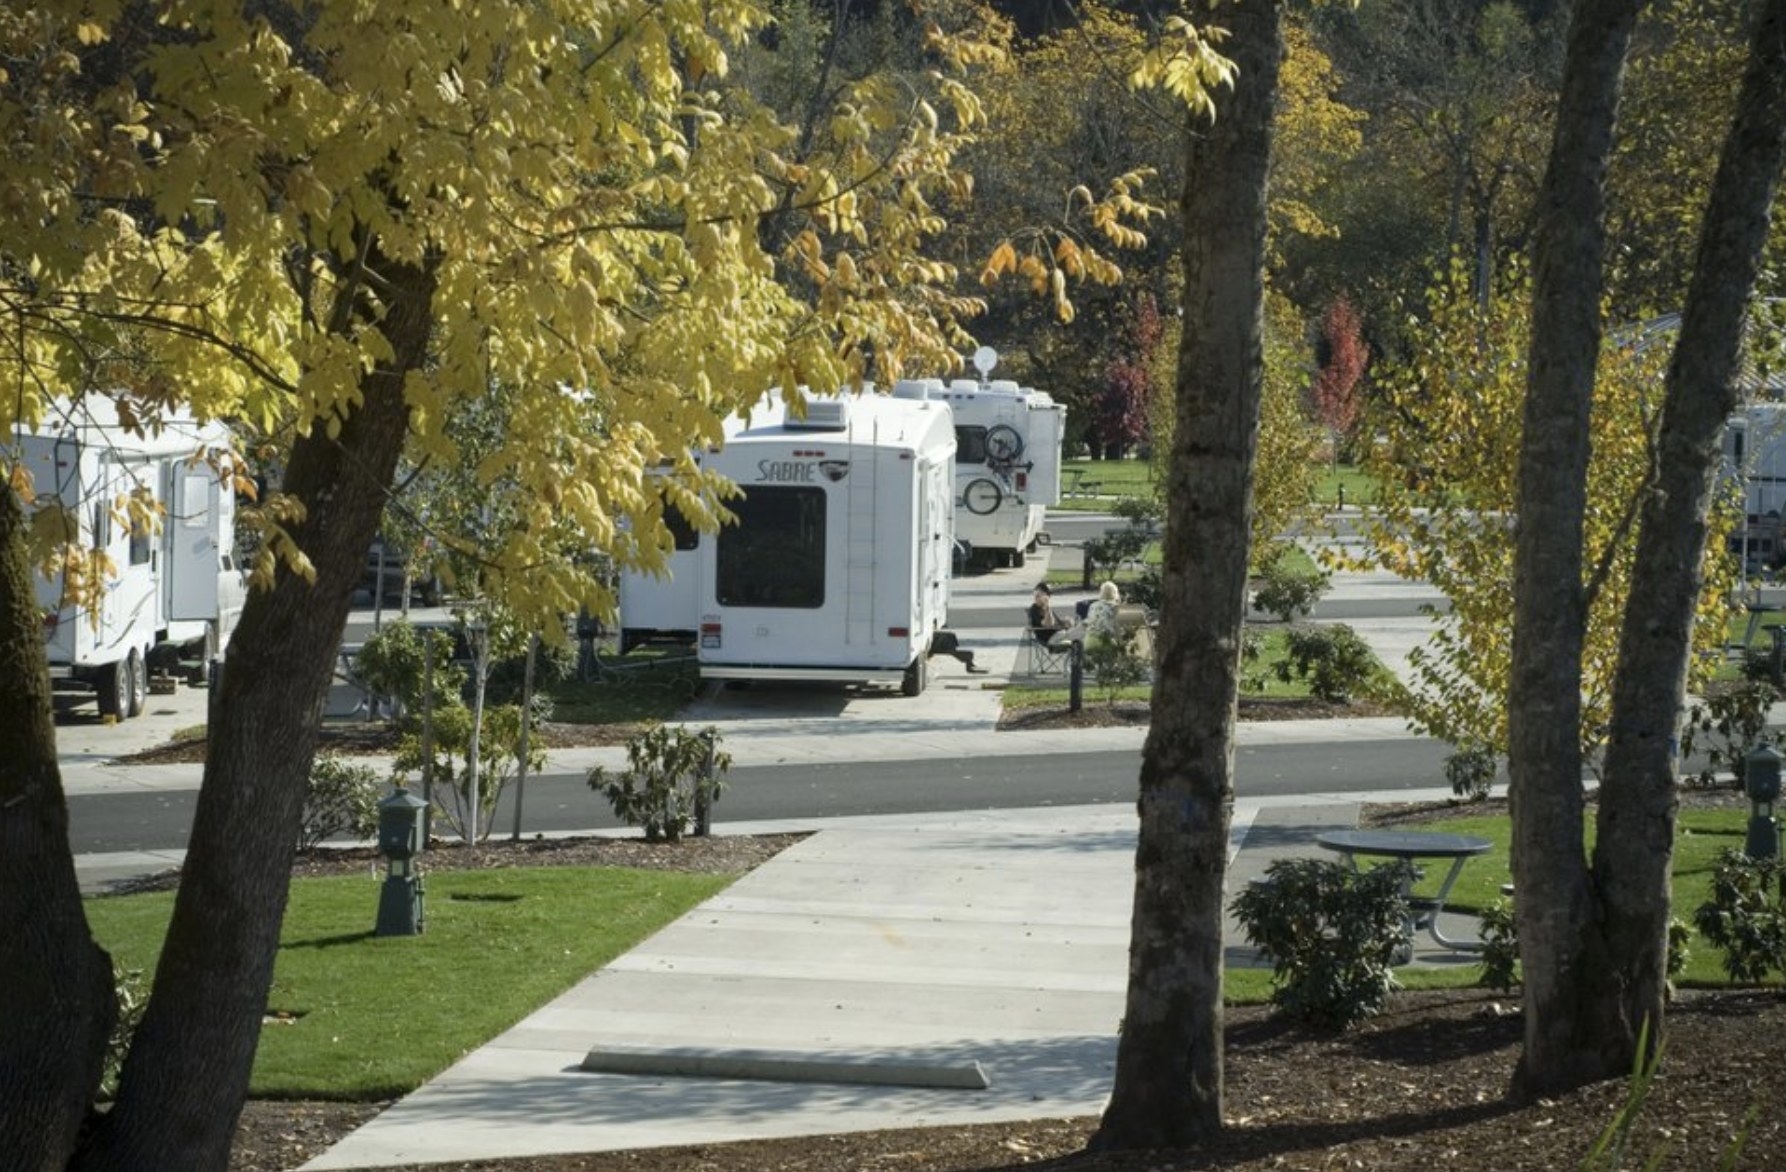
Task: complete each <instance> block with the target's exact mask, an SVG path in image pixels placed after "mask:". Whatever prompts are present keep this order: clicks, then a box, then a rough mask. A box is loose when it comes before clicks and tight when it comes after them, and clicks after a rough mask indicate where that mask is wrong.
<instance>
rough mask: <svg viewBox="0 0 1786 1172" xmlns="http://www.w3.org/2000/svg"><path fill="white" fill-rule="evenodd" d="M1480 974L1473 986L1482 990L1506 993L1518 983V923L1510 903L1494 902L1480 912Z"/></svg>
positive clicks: (1500, 900) (1501, 900)
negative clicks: (1480, 987) (1477, 986)
mask: <svg viewBox="0 0 1786 1172" xmlns="http://www.w3.org/2000/svg"><path fill="white" fill-rule="evenodd" d="M1478 936H1479V937H1480V938H1481V940H1482V975H1481V976H1480V977H1479V978H1477V980H1476V983H1477V984H1478V985H1481V986H1482V987H1483V988H1485V989H1499V990H1501V991H1502V992H1506V991H1507V990H1509V989H1512V988H1513V987H1514V986H1516V985H1518V984H1519V924H1518V922H1517V921H1515V920H1514V918H1513V904H1512V902H1511V901H1509V900H1505V899H1497V900H1495V902H1494V903H1492V904H1490V905H1489V906H1488V907H1487V908H1486V909H1485V910H1484V911H1483V913H1482V927H1481V928H1480V929H1479V930H1478Z"/></svg>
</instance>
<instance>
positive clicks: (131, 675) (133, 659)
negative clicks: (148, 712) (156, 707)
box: [124, 651, 149, 717]
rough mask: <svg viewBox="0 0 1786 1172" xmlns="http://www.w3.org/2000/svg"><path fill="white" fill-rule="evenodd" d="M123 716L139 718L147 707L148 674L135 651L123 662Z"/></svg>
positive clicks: (141, 658) (140, 657) (141, 659)
mask: <svg viewBox="0 0 1786 1172" xmlns="http://www.w3.org/2000/svg"><path fill="white" fill-rule="evenodd" d="M124 680H125V688H126V690H125V692H124V715H125V716H126V717H132V716H141V715H142V714H143V710H144V709H145V708H147V707H148V706H149V672H148V669H147V668H146V667H145V665H144V664H143V657H142V656H141V655H138V654H137V653H136V652H135V651H132V652H131V653H130V658H128V659H126V660H125V661H124Z"/></svg>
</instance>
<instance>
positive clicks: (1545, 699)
mask: <svg viewBox="0 0 1786 1172" xmlns="http://www.w3.org/2000/svg"><path fill="white" fill-rule="evenodd" d="M1639 7H1640V0H1584V3H1582V5H1581V6H1580V7H1578V8H1577V9H1576V11H1575V15H1574V17H1573V19H1572V20H1571V23H1570V27H1569V42H1568V49H1567V58H1566V61H1565V65H1564V77H1563V91H1562V95H1561V101H1560V103H1559V106H1558V110H1557V126H1556V135H1555V138H1554V139H1553V141H1552V144H1551V155H1550V162H1549V165H1548V167H1547V168H1546V170H1545V174H1544V183H1543V186H1542V188H1541V189H1540V191H1539V199H1538V225H1537V234H1536V240H1535V244H1534V262H1533V289H1532V335H1531V338H1532V340H1531V370H1530V373H1529V375H1528V380H1527V391H1526V405H1525V415H1524V422H1523V426H1524V432H1523V435H1522V439H1521V444H1520V459H1519V492H1518V502H1519V503H1518V515H1519V533H1518V536H1517V539H1516V543H1515V547H1514V576H1515V580H1514V599H1513V666H1512V674H1511V678H1510V680H1509V686H1508V701H1507V719H1508V768H1509V772H1510V774H1511V777H1512V798H1513V875H1514V885H1515V887H1516V888H1517V890H1518V892H1519V896H1518V900H1517V912H1518V920H1519V940H1520V954H1521V960H1522V962H1523V965H1524V973H1525V1050H1524V1052H1523V1053H1522V1055H1521V1058H1520V1064H1519V1067H1518V1069H1517V1070H1516V1072H1515V1075H1514V1089H1515V1092H1516V1093H1518V1094H1522V1095H1539V1094H1547V1093H1552V1092H1555V1091H1560V1090H1563V1089H1566V1088H1569V1087H1573V1086H1578V1085H1580V1084H1582V1083H1585V1082H1590V1081H1594V1080H1596V1079H1600V1078H1605V1077H1608V1076H1611V1075H1615V1074H1621V1073H1624V1072H1625V1071H1626V1070H1629V1064H1628V1063H1626V1064H1625V1065H1624V1066H1623V1067H1620V1066H1619V1064H1618V1062H1617V1061H1616V1060H1617V1058H1618V1056H1619V1055H1624V1054H1628V1053H1629V1042H1628V1040H1626V1039H1620V1038H1615V1037H1608V1036H1607V1034H1606V1032H1605V1030H1604V1028H1603V1027H1604V1022H1603V1018H1604V1017H1605V1016H1606V1015H1605V1014H1604V1012H1603V1010H1604V1002H1605V1000H1606V999H1605V997H1604V992H1605V989H1606V977H1607V973H1606V967H1605V964H1604V943H1603V940H1602V938H1601V935H1600V932H1601V928H1600V925H1599V923H1598V922H1597V920H1596V917H1595V914H1594V900H1593V893H1592V891H1591V890H1590V886H1589V876H1588V870H1587V860H1586V856H1585V853H1584V850H1583V847H1582V805H1583V803H1582V785H1581V770H1582V756H1581V652H1582V641H1583V634H1584V630H1585V624H1586V618H1587V607H1588V598H1587V595H1586V591H1585V588H1584V586H1583V579H1582V534H1583V515H1584V509H1585V502H1586V496H1587V469H1588V453H1589V446H1590V444H1589V421H1588V412H1589V406H1590V404H1591V402H1592V397H1593V388H1594V370H1595V365H1596V362H1597V359H1598V356H1599V351H1600V286H1601V272H1602V266H1603V254H1604V245H1605V176H1606V161H1607V158H1608V156H1609V154H1610V152H1611V148H1612V138H1613V125H1614V122H1615V119H1616V114H1617V110H1618V95H1619V83H1620V80H1621V77H1622V74H1623V71H1624V61H1625V51H1626V47H1627V46H1628V45H1629V43H1630V39H1631V30H1632V26H1633V25H1634V24H1635V23H1636V18H1637V11H1638V8H1639Z"/></svg>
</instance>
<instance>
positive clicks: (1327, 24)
mask: <svg viewBox="0 0 1786 1172" xmlns="http://www.w3.org/2000/svg"><path fill="white" fill-rule="evenodd" d="M1556 12H1557V10H1555V9H1535V8H1532V7H1530V6H1521V5H1516V4H1512V3H1506V2H1504V0H1494V2H1485V3H1462V4H1432V3H1426V2H1424V0H1385V2H1384V3H1381V4H1362V5H1358V6H1356V7H1340V6H1333V7H1328V8H1325V9H1323V10H1322V11H1320V12H1319V13H1317V15H1316V18H1315V20H1316V25H1315V27H1316V29H1317V30H1318V33H1319V39H1320V43H1321V45H1322V47H1323V48H1324V49H1326V51H1327V52H1328V53H1330V54H1331V55H1332V58H1333V60H1334V61H1335V63H1336V66H1337V71H1338V72H1339V74H1340V76H1341V77H1342V78H1343V79H1344V82H1345V87H1344V91H1343V92H1344V97H1345V99H1346V101H1347V102H1348V103H1349V104H1350V105H1352V106H1354V107H1356V108H1358V109H1359V110H1360V111H1362V112H1363V113H1364V114H1366V115H1368V121H1366V122H1365V123H1364V124H1363V142H1362V145H1361V147H1360V149H1359V151H1358V152H1357V154H1356V155H1355V156H1354V157H1353V159H1352V160H1351V163H1350V165H1349V166H1348V167H1345V168H1344V169H1341V170H1336V171H1334V172H1332V173H1331V174H1330V175H1329V177H1328V183H1327V185H1326V187H1325V188H1324V190H1323V192H1322V195H1321V199H1320V202H1319V205H1318V206H1319V207H1320V208H1321V210H1322V212H1323V214H1324V216H1325V218H1326V219H1328V220H1329V221H1330V222H1332V223H1333V224H1334V225H1336V227H1337V228H1338V232H1337V234H1336V235H1335V236H1333V237H1303V238H1300V239H1298V240H1296V241H1292V242H1290V243H1289V244H1288V245H1287V246H1286V250H1287V253H1288V256H1287V266H1286V272H1285V273H1284V278H1285V288H1286V289H1287V290H1288V291H1290V292H1291V293H1292V294H1293V295H1294V296H1295V297H1297V298H1298V300H1299V301H1301V302H1303V303H1304V304H1308V305H1322V304H1326V303H1327V302H1329V301H1331V300H1332V299H1333V298H1334V297H1335V296H1337V295H1338V294H1339V293H1340V292H1342V291H1346V290H1349V291H1350V292H1351V293H1352V295H1353V296H1354V298H1355V300H1356V303H1357V304H1358V306H1359V308H1360V309H1361V311H1362V312H1363V314H1364V317H1365V318H1366V319H1367V320H1369V321H1372V322H1374V323H1376V327H1377V329H1378V330H1379V331H1381V332H1382V333H1383V334H1384V335H1385V336H1384V337H1381V338H1379V342H1380V343H1381V344H1383V345H1384V347H1385V348H1389V349H1394V348H1395V346H1396V344H1397V342H1398V339H1397V338H1396V337H1395V332H1396V331H1397V328H1398V325H1399V322H1400V320H1401V319H1400V317H1399V315H1397V314H1395V313H1394V312H1392V311H1393V309H1394V307H1395V303H1396V300H1397V299H1398V298H1399V297H1400V296H1401V294H1402V293H1403V292H1404V291H1405V290H1408V289H1411V288H1414V287H1416V286H1418V285H1419V284H1420V283H1421V282H1422V281H1423V280H1424V275H1425V274H1426V273H1427V272H1428V271H1429V270H1430V268H1431V266H1432V265H1433V264H1434V263H1435V262H1437V261H1438V260H1439V259H1440V258H1442V257H1444V256H1446V255H1448V254H1449V253H1452V252H1456V253H1458V254H1460V255H1464V256H1467V257H1469V258H1470V262H1471V269H1472V273H1473V278H1472V279H1473V282H1474V288H1475V289H1476V291H1477V292H1478V293H1481V292H1482V291H1483V289H1485V288H1486V287H1487V286H1488V283H1489V282H1490V281H1491V280H1492V278H1493V275H1494V272H1495V270H1496V269H1497V268H1498V267H1499V265H1500V264H1501V262H1502V260H1503V259H1504V258H1505V257H1508V256H1512V255H1517V254H1518V253H1519V251H1520V250H1521V249H1523V248H1524V247H1525V245H1526V243H1527V242H1528V240H1529V236H1530V232H1531V224H1532V213H1533V199H1534V196H1535V194H1536V192H1537V187H1538V178H1539V175H1540V173H1541V172H1542V170H1543V166H1544V154H1545V150H1546V148H1547V146H1548V144H1549V127H1550V119H1551V115H1552V111H1553V109H1554V104H1555V93H1556V84H1557V79H1558V77H1559V75H1560V70H1561V64H1562V56H1561V52H1560V42H1561V37H1560V31H1561V30H1560V27H1559V18H1558V16H1557V15H1556Z"/></svg>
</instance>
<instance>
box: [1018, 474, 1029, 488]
mask: <svg viewBox="0 0 1786 1172" xmlns="http://www.w3.org/2000/svg"><path fill="white" fill-rule="evenodd" d="M1028 487H1029V473H1027V472H1019V473H1018V474H1017V491H1018V492H1022V491H1023V490H1024V489H1026V488H1028Z"/></svg>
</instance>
